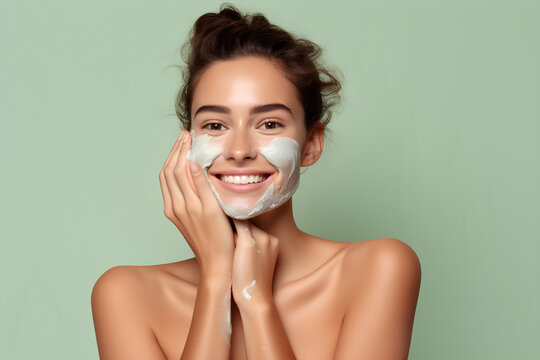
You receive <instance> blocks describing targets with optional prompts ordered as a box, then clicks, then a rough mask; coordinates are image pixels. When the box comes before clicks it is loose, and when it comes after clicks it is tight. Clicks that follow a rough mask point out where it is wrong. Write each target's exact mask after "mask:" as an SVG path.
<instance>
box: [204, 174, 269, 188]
mask: <svg viewBox="0 0 540 360" xmlns="http://www.w3.org/2000/svg"><path fill="white" fill-rule="evenodd" d="M241 171H242V172H241V173H240V172H232V170H231V171H227V173H219V174H220V175H240V174H242V175H247V174H250V175H261V174H268V173H267V172H261V171H254V172H250V170H248V169H241ZM210 175H212V176H213V177H214V178H215V179H216V180H217V181H218V184H219V185H220V186H221V187H223V188H224V189H226V190H229V191H232V192H235V193H248V192H252V191H256V190H260V189H262V188H264V187H266V186H267V185H268V184H270V183H271V182H272V181H273V179H274V174H271V175H270V176H268V177H267V178H266V179H264V181H261V182H260V183H254V184H231V183H228V182H225V181H222V180H221V179H220V178H219V177H217V176H216V175H214V174H210Z"/></svg>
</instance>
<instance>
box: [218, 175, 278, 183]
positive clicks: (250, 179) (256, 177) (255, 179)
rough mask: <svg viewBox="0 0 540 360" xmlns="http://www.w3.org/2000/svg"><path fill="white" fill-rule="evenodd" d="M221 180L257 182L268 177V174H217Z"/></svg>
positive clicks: (227, 181)
mask: <svg viewBox="0 0 540 360" xmlns="http://www.w3.org/2000/svg"><path fill="white" fill-rule="evenodd" d="M217 177H218V178H219V179H220V180H221V181H223V182H226V183H228V184H257V183H260V182H263V181H264V180H266V178H268V175H259V174H258V175H218V176H217Z"/></svg>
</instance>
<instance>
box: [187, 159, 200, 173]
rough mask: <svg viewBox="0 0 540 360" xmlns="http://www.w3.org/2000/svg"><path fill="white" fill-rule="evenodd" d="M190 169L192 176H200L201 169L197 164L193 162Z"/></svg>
mask: <svg viewBox="0 0 540 360" xmlns="http://www.w3.org/2000/svg"><path fill="white" fill-rule="evenodd" d="M189 168H190V169H191V175H198V174H199V167H198V166H197V164H196V163H194V162H192V163H191V164H189Z"/></svg>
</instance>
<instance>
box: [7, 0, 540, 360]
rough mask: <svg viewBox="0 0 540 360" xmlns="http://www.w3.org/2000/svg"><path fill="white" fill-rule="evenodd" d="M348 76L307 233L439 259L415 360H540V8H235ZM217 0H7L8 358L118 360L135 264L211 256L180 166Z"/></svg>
mask: <svg viewBox="0 0 540 360" xmlns="http://www.w3.org/2000/svg"><path fill="white" fill-rule="evenodd" d="M232 3H233V4H234V5H237V6H239V8H240V9H242V10H247V11H250V12H253V11H260V12H263V13H264V14H265V15H266V16H268V18H269V19H270V20H271V21H273V22H275V23H277V24H278V25H281V26H283V27H285V28H286V29H288V30H290V31H292V32H294V33H296V34H297V35H299V36H304V37H307V38H309V39H311V40H313V41H315V42H317V43H318V44H320V45H321V46H322V47H323V48H324V51H325V57H324V58H325V61H326V63H327V64H329V65H332V66H335V67H336V68H338V69H339V70H340V71H341V73H342V74H343V78H344V82H343V85H344V87H343V92H342V95H343V102H342V105H341V106H340V108H339V109H338V111H336V113H335V116H334V119H333V122H332V123H331V126H330V129H331V130H332V134H331V135H330V137H329V139H328V142H327V144H326V149H325V151H326V153H325V154H324V156H323V158H322V160H321V161H320V162H319V163H318V164H317V165H316V166H314V167H312V168H310V169H308V170H307V171H306V172H305V174H304V175H302V179H301V186H300V189H299V190H298V192H297V193H296V195H295V197H294V207H295V213H296V217H297V221H298V223H299V225H300V227H301V228H302V229H303V230H305V231H307V232H310V233H313V234H316V235H319V236H323V237H327V238H330V239H335V240H342V241H359V240H366V239H372V238H381V237H394V238H398V239H400V240H402V241H404V242H406V243H407V244H409V245H410V246H411V247H412V248H413V249H414V250H415V251H416V253H417V254H418V257H419V258H420V261H421V264H422V286H421V290H420V296H419V300H418V307H417V312H416V318H415V323H414V331H413V338H412V345H411V350H410V359H419V360H420V359H422V360H424V359H425V360H427V359H440V360H446V359H460V360H464V359H538V358H540V342H539V341H538V340H539V339H540V325H539V324H540V309H539V300H540V286H539V284H540V282H539V280H538V276H539V275H540V262H539V260H538V257H539V255H540V245H539V244H540V191H539V185H540V161H539V157H540V106H539V103H540V101H539V100H540V71H539V64H540V25H539V24H540V21H539V14H540V4H539V2H538V1H524V0H520V1H516V0H514V1H471V0H468V1H464V0H463V1H427V0H425V1H398V0H394V1H384V2H382V1H375V0H372V1H356V2H354V4H353V2H352V1H334V2H330V1H305V0H303V1H282V0H280V1H271V2H269V1H232ZM220 4H221V2H217V1H195V2H191V1H189V2H188V1H170V0H169V1H148V0H146V1H84V2H83V1H59V0H55V1H47V2H40V1H25V2H23V1H21V2H16V1H10V2H8V1H2V2H1V3H0V84H1V85H0V86H1V90H0V105H1V106H0V120H1V122H0V124H1V127H0V160H1V164H0V165H1V166H0V196H1V197H0V206H1V207H0V238H1V245H0V270H1V278H0V281H1V282H0V294H1V297H0V358H2V359H34V358H39V359H97V358H98V354H97V346H96V342H95V334H94V328H93V322H92V314H91V307H90V294H91V290H92V286H93V285H94V282H95V281H96V280H97V278H98V277H99V276H100V275H101V274H102V273H103V272H104V271H106V270H107V269H109V268H111V267H113V266H116V265H150V264H160V263H167V262H174V261H179V260H182V259H185V258H187V257H191V256H192V255H191V252H190V249H189V247H188V246H187V244H186V243H185V241H184V240H183V239H182V237H181V236H180V233H179V232H178V230H177V229H176V227H175V226H174V225H173V224H172V223H171V222H170V221H169V220H167V219H166V218H165V217H164V215H163V203H162V197H161V191H160V186H159V181H158V173H159V171H160V170H161V167H162V166H163V163H164V161H165V158H166V157H167V155H168V153H169V151H170V149H171V147H172V145H173V142H174V140H175V139H176V137H177V135H178V132H179V125H178V121H177V119H176V117H175V116H174V105H173V104H174V97H175V94H176V91H177V88H178V86H179V85H180V77H179V73H178V70H177V69H175V68H174V67H171V66H170V65H174V64H178V63H179V61H180V59H179V56H178V48H179V47H180V45H181V44H182V43H183V42H184V40H185V39H186V36H187V33H188V31H189V29H190V27H191V26H192V24H193V22H194V21H195V19H196V18H197V17H198V16H200V15H201V14H203V13H205V12H208V11H217V10H218V8H219V5H220Z"/></svg>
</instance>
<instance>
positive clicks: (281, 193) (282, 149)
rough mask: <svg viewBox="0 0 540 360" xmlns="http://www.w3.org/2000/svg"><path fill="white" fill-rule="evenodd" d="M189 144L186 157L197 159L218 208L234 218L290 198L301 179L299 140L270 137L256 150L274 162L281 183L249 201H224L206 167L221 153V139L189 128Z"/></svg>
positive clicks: (260, 211)
mask: <svg viewBox="0 0 540 360" xmlns="http://www.w3.org/2000/svg"><path fill="white" fill-rule="evenodd" d="M191 137H192V146H191V150H190V151H189V152H188V154H187V157H188V159H189V161H195V162H197V163H198V164H199V165H200V166H201V168H202V169H203V171H204V174H205V175H206V178H207V180H208V182H209V184H210V187H211V188H212V191H213V192H214V195H215V196H216V198H217V200H218V202H219V204H220V206H221V208H222V209H223V211H224V212H225V214H227V215H228V216H230V217H231V218H233V219H239V220H244V219H250V218H253V217H255V216H257V215H259V214H262V213H264V212H266V211H269V210H271V209H274V208H276V207H278V206H280V205H282V204H283V203H285V202H286V201H287V200H289V199H290V198H291V197H292V196H293V194H294V192H295V191H296V189H297V188H298V184H299V182H300V146H299V145H298V143H297V142H296V141H295V140H293V139H291V138H287V137H280V138H275V139H273V140H272V141H271V142H270V143H269V144H268V145H266V146H262V147H260V148H259V152H260V153H261V154H262V155H263V156H264V157H265V158H266V160H268V162H269V163H270V164H272V165H274V166H275V167H276V168H277V169H278V171H279V173H280V175H281V179H282V180H283V183H282V184H281V186H280V187H279V189H278V190H274V189H275V188H276V187H275V186H274V185H275V180H277V179H274V183H272V184H270V186H268V188H267V189H266V191H265V192H264V194H263V195H262V196H261V197H260V198H259V199H258V200H257V203H256V204H255V205H254V206H253V205H248V204H246V203H245V202H242V201H230V202H229V203H227V204H225V203H224V202H223V201H222V200H221V198H220V197H219V194H218V193H217V191H216V189H215V188H214V186H213V185H212V183H211V182H210V180H209V179H208V171H207V170H208V168H209V167H210V165H211V164H212V162H214V160H215V159H216V158H217V157H218V156H219V155H221V153H223V146H224V144H223V143H224V139H223V138H221V137H218V136H210V135H208V134H204V135H200V136H197V137H194V134H193V132H191Z"/></svg>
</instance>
